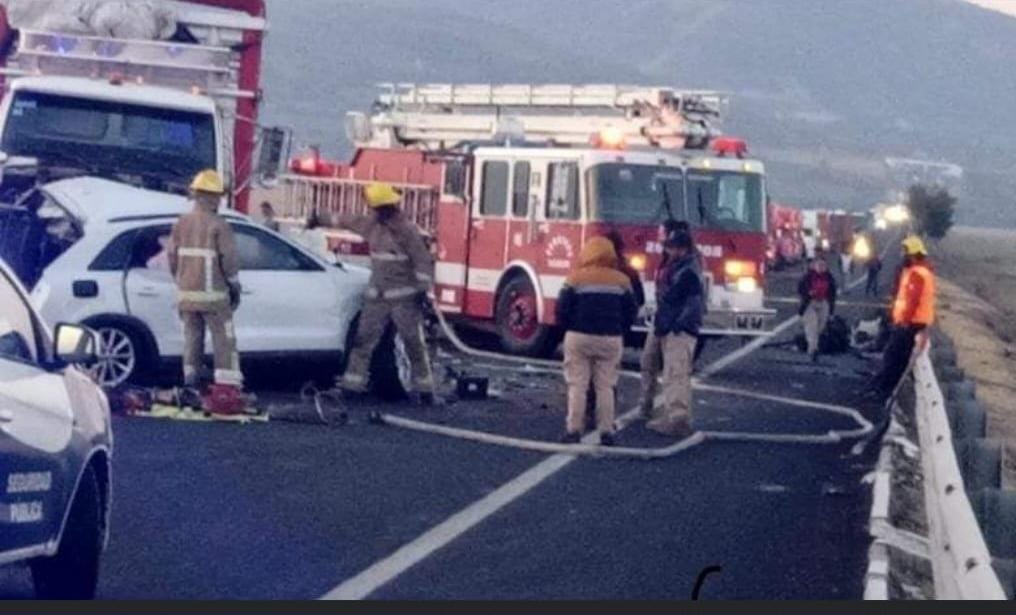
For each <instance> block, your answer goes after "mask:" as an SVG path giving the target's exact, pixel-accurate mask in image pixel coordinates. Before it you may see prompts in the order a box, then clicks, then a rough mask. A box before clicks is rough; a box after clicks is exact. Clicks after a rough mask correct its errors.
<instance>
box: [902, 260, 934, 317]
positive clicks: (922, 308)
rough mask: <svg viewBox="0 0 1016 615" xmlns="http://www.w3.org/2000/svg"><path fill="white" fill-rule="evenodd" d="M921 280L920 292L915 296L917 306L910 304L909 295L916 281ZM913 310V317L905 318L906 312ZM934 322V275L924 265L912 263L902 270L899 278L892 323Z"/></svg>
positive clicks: (911, 293)
mask: <svg viewBox="0 0 1016 615" xmlns="http://www.w3.org/2000/svg"><path fill="white" fill-rule="evenodd" d="M919 280H920V281H923V282H924V284H923V285H922V286H921V294H920V296H919V297H918V298H917V308H916V309H913V306H912V305H911V296H912V295H913V293H914V289H915V287H916V286H917V283H918V281H919ZM911 310H913V317H911V318H909V319H908V318H907V314H908V313H909V312H910V311H911ZM934 323H935V275H934V274H933V273H932V272H931V269H929V268H928V267H927V266H925V265H914V266H912V267H907V268H906V269H904V270H903V277H902V279H901V280H900V288H899V290H897V291H896V301H895V303H893V324H895V325H925V326H931V325H933V324H934Z"/></svg>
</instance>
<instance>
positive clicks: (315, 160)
mask: <svg viewBox="0 0 1016 615" xmlns="http://www.w3.org/2000/svg"><path fill="white" fill-rule="evenodd" d="M338 168H339V163H337V162H334V161H331V160H325V159H324V158H322V157H321V152H320V151H319V150H318V149H317V148H311V149H310V150H308V151H306V152H304V153H303V154H300V155H299V156H297V157H296V158H293V159H292V160H290V161H289V170H290V171H292V172H293V173H296V174H297V175H304V176H307V177H335V176H336V174H337V172H338Z"/></svg>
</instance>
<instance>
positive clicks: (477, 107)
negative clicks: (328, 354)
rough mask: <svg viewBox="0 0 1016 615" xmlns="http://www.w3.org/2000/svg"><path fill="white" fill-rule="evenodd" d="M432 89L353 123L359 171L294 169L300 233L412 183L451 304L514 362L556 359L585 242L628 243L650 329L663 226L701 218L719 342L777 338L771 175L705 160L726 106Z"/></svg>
mask: <svg viewBox="0 0 1016 615" xmlns="http://www.w3.org/2000/svg"><path fill="white" fill-rule="evenodd" d="M430 88H431V89H430V90H426V91H424V89H423V88H416V87H412V88H408V89H406V90H403V91H399V90H398V89H397V88H396V89H393V93H392V94H389V95H388V96H387V97H382V98H381V99H379V100H380V102H379V104H378V105H376V106H375V109H376V110H378V109H380V110H381V111H375V115H374V116H372V117H370V118H366V117H365V116H359V115H354V116H352V118H351V120H350V131H351V133H353V136H354V140H355V141H356V142H357V144H358V145H359V148H358V150H357V151H356V153H355V155H354V157H353V159H352V160H351V161H350V162H349V164H335V163H327V162H324V161H321V160H319V159H314V157H310V158H302V159H298V160H296V161H294V164H293V168H294V170H296V171H299V172H300V173H302V174H300V173H294V174H292V175H289V176H287V177H284V178H283V186H284V187H285V189H286V190H287V195H286V198H285V203H284V205H283V206H282V207H283V212H282V213H283V215H284V216H286V217H289V218H291V219H292V218H295V219H297V221H299V220H304V219H307V218H308V217H310V216H312V215H315V216H316V217H319V218H321V219H326V218H327V216H321V215H320V214H322V213H323V212H342V213H345V212H350V211H360V212H362V211H365V204H364V203H363V198H362V187H363V185H364V184H366V183H368V182H370V181H386V182H391V183H394V184H396V185H397V186H399V187H400V188H401V189H402V191H403V196H404V202H403V209H404V211H405V212H407V214H408V215H409V216H411V217H412V218H413V219H414V220H415V221H416V223H417V224H418V225H419V226H420V227H421V228H422V229H423V230H424V232H425V233H427V234H428V235H429V236H430V237H431V239H432V243H433V249H434V253H435V257H436V261H437V271H436V273H437V276H436V286H435V299H436V302H437V305H438V306H439V307H440V309H441V310H442V311H443V312H444V313H446V314H449V315H456V316H461V317H464V318H468V319H471V320H481V321H487V322H491V323H494V324H495V325H496V327H497V330H498V333H499V335H500V338H501V341H502V344H503V346H504V348H505V349H506V350H507V351H509V352H513V353H517V354H542V353H544V352H547V351H549V350H552V347H553V346H554V345H555V344H556V341H557V340H558V332H557V331H556V330H555V326H554V325H555V322H554V307H555V304H556V300H557V297H558V295H559V293H560V291H561V288H562V286H563V285H564V282H565V279H566V277H567V275H568V273H569V271H571V269H572V268H573V267H574V266H575V265H576V261H577V257H578V254H579V251H580V249H581V247H582V245H583V243H584V242H585V241H586V240H587V239H589V238H591V237H594V236H597V235H602V234H604V233H606V232H607V231H609V230H617V231H619V232H620V233H621V235H622V237H623V238H624V241H625V245H626V247H627V251H626V254H625V257H626V258H627V259H628V261H629V263H630V264H631V265H632V266H633V267H634V268H635V269H636V270H638V271H640V272H642V273H643V279H644V281H645V285H646V291H647V306H646V308H645V310H644V312H643V314H642V316H641V319H640V323H639V328H641V329H642V330H645V328H646V326H647V325H648V323H649V321H651V319H652V316H653V313H654V312H655V303H656V302H655V292H654V291H655V288H654V284H653V283H652V272H653V271H655V269H656V268H657V266H658V265H659V263H660V260H661V257H662V252H663V248H662V242H661V237H660V227H661V225H662V223H663V222H664V221H666V220H668V219H675V220H685V221H687V222H688V223H689V225H690V227H691V228H692V229H693V234H694V237H695V239H696V242H697V244H698V247H699V250H700V251H701V252H702V254H703V255H704V257H705V262H706V264H707V271H705V272H704V277H705V279H706V282H707V289H708V299H709V312H708V316H707V326H706V330H705V333H707V334H709V335H738V336H759V335H765V334H766V333H767V331H768V327H769V321H770V319H771V317H772V316H773V312H772V311H770V310H767V309H766V308H765V307H764V304H763V287H764V273H765V257H766V239H767V237H766V228H767V227H766V206H765V204H766V188H765V169H764V167H763V165H762V163H760V162H758V161H755V160H749V159H746V158H744V157H743V155H744V153H745V152H744V145H743V142H741V141H737V140H732V139H723V140H717V141H715V142H714V151H709V150H707V149H703V148H704V146H705V145H707V144H708V143H709V141H710V140H711V137H712V136H713V135H712V132H711V130H712V129H711V128H710V127H709V126H708V125H707V124H706V122H705V121H704V120H705V119H706V118H707V117H708V116H710V114H711V113H712V112H713V111H712V110H713V109H714V107H713V106H710V105H712V99H711V98H710V96H712V95H710V94H707V93H698V92H696V93H685V92H679V91H675V90H669V89H665V88H620V87H616V86H575V87H573V86H533V87H530V86H430ZM522 88H525V91H522ZM421 101H422V102H421ZM491 107H497V109H498V112H497V113H493V114H491V113H490V108H491ZM507 108H512V110H513V113H516V115H512V116H509V114H507V113H506V111H505V109H507ZM506 118H508V119H506ZM730 154H733V155H730ZM308 174H309V175H308ZM330 236H331V247H332V249H334V250H336V251H338V252H341V253H344V254H346V255H347V256H350V257H356V256H357V255H364V254H366V250H365V248H364V246H363V245H362V243H361V242H360V241H359V238H358V237H356V236H355V235H351V234H349V233H348V232H345V231H343V230H342V229H333V230H332V231H331V232H330Z"/></svg>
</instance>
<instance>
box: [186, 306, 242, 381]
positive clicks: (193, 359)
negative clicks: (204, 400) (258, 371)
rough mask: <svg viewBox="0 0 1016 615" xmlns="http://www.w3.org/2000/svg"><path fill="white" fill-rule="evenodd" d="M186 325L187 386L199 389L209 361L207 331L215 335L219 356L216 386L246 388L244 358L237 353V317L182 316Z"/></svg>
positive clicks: (226, 314)
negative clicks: (200, 380)
mask: <svg viewBox="0 0 1016 615" xmlns="http://www.w3.org/2000/svg"><path fill="white" fill-rule="evenodd" d="M180 319H181V320H182V321H183V380H184V384H185V385H186V386H192V387H193V386H197V385H198V384H199V378H200V373H201V365H202V363H203V362H204V357H205V329H207V330H208V331H209V332H210V333H211V337H212V348H213V350H214V353H215V383H216V384H225V385H231V386H237V387H242V386H243V372H241V371H240V355H239V354H238V353H237V350H236V331H235V329H234V327H233V313H232V312H230V311H228V310H227V311H223V312H190V311H187V312H180Z"/></svg>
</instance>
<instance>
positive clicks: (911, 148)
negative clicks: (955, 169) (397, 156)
mask: <svg viewBox="0 0 1016 615" xmlns="http://www.w3.org/2000/svg"><path fill="white" fill-rule="evenodd" d="M270 11H271V16H272V22H273V33H272V36H271V39H270V47H269V54H270V55H269V58H268V62H267V70H268V96H269V101H270V102H269V105H268V109H267V117H268V118H270V119H271V120H273V121H280V122H284V123H289V124H292V125H294V126H295V127H296V128H297V132H298V135H299V140H300V141H302V142H305V143H306V142H310V141H315V142H321V143H322V144H324V145H325V146H326V149H328V150H330V151H333V152H334V151H341V150H342V149H343V148H344V147H345V144H344V139H343V138H342V128H341V121H342V116H343V114H344V112H345V110H347V109H362V108H365V107H366V106H367V105H368V104H369V102H370V100H371V93H372V88H371V84H372V83H374V82H377V81H458V82H465V81H523V82H529V81H532V82H540V81H543V82H546V81H572V82H582V81H597V82H613V81H618V82H646V83H654V82H662V83H668V84H669V83H674V84H680V85H682V86H687V87H709V88H717V89H724V90H728V91H731V92H733V93H735V94H736V98H735V99H734V104H733V105H732V109H731V113H730V116H729V120H728V122H727V129H728V131H729V132H732V133H737V134H741V135H744V136H746V137H748V138H749V140H750V141H751V142H752V143H753V145H754V148H755V151H756V153H757V154H759V155H760V156H762V157H766V158H769V159H770V161H771V165H770V167H771V174H772V175H771V176H772V187H773V190H774V192H775V193H776V195H777V196H778V197H779V198H780V199H781V200H787V201H790V202H798V203H802V204H805V205H820V204H837V205H838V206H846V207H864V206H867V205H868V204H870V203H871V201H872V200H876V199H878V198H881V197H882V196H883V195H884V194H885V193H886V191H887V189H888V188H889V182H888V177H887V175H886V174H885V173H884V171H883V170H882V169H881V167H880V164H879V163H880V161H881V160H882V159H883V158H884V157H885V156H904V157H920V158H930V159H941V160H949V161H952V162H956V163H958V164H961V165H963V166H964V167H966V168H967V171H968V175H967V179H968V181H967V182H966V185H965V186H964V191H963V197H964V198H963V204H962V206H961V210H962V211H961V217H962V220H963V221H964V222H966V223H972V224H983V225H1007V226H1016V207H1013V205H1016V202H1014V201H1016V199H1014V198H1013V197H1012V196H1011V195H1012V194H1016V180H1014V177H1016V122H1013V121H1012V117H1011V102H1010V101H1012V100H1016V73H1014V72H1013V71H1012V70H1011V64H1010V62H1009V61H1008V60H1007V59H1010V58H1013V57H1016V19H1012V18H1010V17H1006V16H1004V15H1001V14H999V13H996V12H994V11H989V10H986V9H983V8H980V7H978V6H974V5H971V4H966V3H963V2H959V1H958V0H894V1H893V2H885V1H884V0H851V1H850V2H832V1H822V2H818V1H815V0H766V1H765V2H758V1H756V0H628V1H626V2H620V1H616V0H555V1H554V2H546V1H544V0H515V1H513V2H511V3H508V2H501V1H498V0H474V1H473V2H469V3H462V2H458V1H457V0H429V1H427V2H421V1H413V0H389V1H387V2H384V3H380V2H379V3H368V2H362V1H360V2H354V1H352V0H299V1H298V2H283V1H282V0H270ZM858 161H861V163H858ZM872 161H874V163H875V164H874V165H873V164H872ZM1003 203H1004V205H1005V206H1003Z"/></svg>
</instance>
